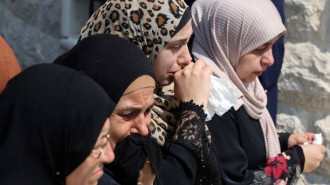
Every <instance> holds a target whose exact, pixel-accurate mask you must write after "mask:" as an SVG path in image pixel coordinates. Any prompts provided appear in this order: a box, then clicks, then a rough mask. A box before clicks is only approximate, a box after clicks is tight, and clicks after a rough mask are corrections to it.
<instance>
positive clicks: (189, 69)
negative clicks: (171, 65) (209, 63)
mask: <svg viewBox="0 0 330 185" xmlns="http://www.w3.org/2000/svg"><path fill="white" fill-rule="evenodd" d="M193 66H194V63H193V62H189V64H188V65H186V66H184V68H183V70H185V71H191V70H192V68H193Z"/></svg>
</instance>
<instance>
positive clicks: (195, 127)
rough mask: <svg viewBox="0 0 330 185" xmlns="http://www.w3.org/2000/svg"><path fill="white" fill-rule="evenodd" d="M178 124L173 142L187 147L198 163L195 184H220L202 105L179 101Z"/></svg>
mask: <svg viewBox="0 0 330 185" xmlns="http://www.w3.org/2000/svg"><path fill="white" fill-rule="evenodd" d="M177 111H178V112H177V116H178V118H179V119H178V120H179V122H178V124H177V127H176V129H175V132H174V136H173V139H172V142H173V143H176V144H178V145H181V146H183V147H185V148H186V149H188V150H189V151H190V152H191V153H192V155H193V156H194V158H195V159H196V161H197V163H198V169H197V176H196V180H195V182H196V184H208V185H211V184H221V181H220V175H219V174H220V173H219V170H218V167H217V165H216V159H215V156H214V154H213V152H212V149H211V134H210V132H209V130H208V127H207V125H206V124H205V118H206V114H205V113H204V110H203V106H202V105H201V106H200V105H196V104H195V103H193V101H192V100H191V101H190V102H180V105H179V107H178V110H177Z"/></svg>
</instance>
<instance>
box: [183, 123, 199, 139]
mask: <svg viewBox="0 0 330 185" xmlns="http://www.w3.org/2000/svg"><path fill="white" fill-rule="evenodd" d="M197 129H198V128H197V125H193V124H189V125H187V127H186V128H184V129H183V130H182V137H183V139H184V140H192V139H193V140H194V139H195V136H197V134H198V132H197Z"/></svg>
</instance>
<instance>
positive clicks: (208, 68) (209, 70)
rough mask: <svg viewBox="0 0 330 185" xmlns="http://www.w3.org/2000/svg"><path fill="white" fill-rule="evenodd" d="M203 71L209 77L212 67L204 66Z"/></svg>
mask: <svg viewBox="0 0 330 185" xmlns="http://www.w3.org/2000/svg"><path fill="white" fill-rule="evenodd" d="M204 70H205V71H206V73H208V74H209V75H211V74H213V70H212V67H211V66H209V65H205V67H204Z"/></svg>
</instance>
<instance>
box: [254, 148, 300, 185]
mask: <svg viewBox="0 0 330 185" xmlns="http://www.w3.org/2000/svg"><path fill="white" fill-rule="evenodd" d="M304 163H305V159H304V154H303V151H302V149H301V147H300V146H294V147H292V148H290V149H288V150H286V151H284V152H282V153H281V154H278V155H277V156H275V157H272V158H270V159H269V160H268V161H267V164H266V165H265V166H264V167H263V168H262V169H261V170H260V171H254V176H255V178H254V181H253V183H252V184H258V185H259V184H260V185H261V184H295V183H296V181H297V180H298V176H299V174H300V173H301V172H302V171H303V167H304Z"/></svg>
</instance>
